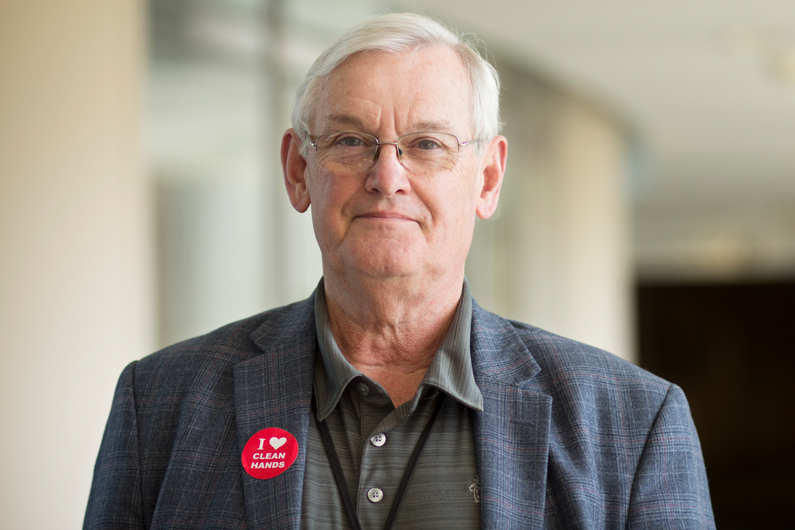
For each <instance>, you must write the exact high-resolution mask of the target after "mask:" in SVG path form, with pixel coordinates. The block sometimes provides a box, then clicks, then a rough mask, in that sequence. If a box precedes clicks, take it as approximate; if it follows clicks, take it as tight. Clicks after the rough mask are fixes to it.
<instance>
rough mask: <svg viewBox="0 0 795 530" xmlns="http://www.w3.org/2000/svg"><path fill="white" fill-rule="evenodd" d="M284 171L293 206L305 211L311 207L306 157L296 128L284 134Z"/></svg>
mask: <svg viewBox="0 0 795 530" xmlns="http://www.w3.org/2000/svg"><path fill="white" fill-rule="evenodd" d="M281 155H282V173H283V174H284V186H285V187H286V188H287V195H288V196H289V197H290V203H291V204H292V205H293V208H295V209H296V210H298V211H299V212H301V213H304V212H305V211H306V210H307V208H309V204H310V200H309V189H308V188H307V186H306V159H304V157H303V155H302V154H301V138H300V137H299V136H298V133H296V132H295V130H294V129H287V131H285V133H284V136H282V153H281Z"/></svg>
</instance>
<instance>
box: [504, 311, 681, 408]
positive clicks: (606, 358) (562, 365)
mask: <svg viewBox="0 0 795 530" xmlns="http://www.w3.org/2000/svg"><path fill="white" fill-rule="evenodd" d="M508 322H510V324H511V326H512V327H513V329H514V330H515V331H516V333H517V334H518V335H519V337H520V338H521V340H522V342H523V343H524V344H525V346H526V347H527V349H528V352H529V353H530V355H532V356H533V358H534V359H535V361H536V362H537V363H538V364H539V366H540V367H541V369H542V371H541V375H542V377H547V378H548V379H549V380H550V382H551V381H553V380H561V379H563V380H568V379H576V380H581V381H589V382H590V384H595V385H597V386H599V385H600V382H602V384H608V385H610V386H616V385H618V386H624V385H629V386H641V387H647V388H648V389H649V390H652V391H659V392H661V393H662V395H664V394H665V393H666V392H667V391H668V389H669V387H670V386H671V383H670V382H668V381H666V380H664V379H662V378H661V377H658V376H656V375H654V374H652V373H651V372H649V371H647V370H644V369H643V368H641V367H640V366H638V365H636V364H633V363H631V362H630V361H627V360H626V359H622V358H621V357H619V356H617V355H614V354H612V353H610V352H608V351H605V350H603V349H601V348H597V347H595V346H591V345H588V344H585V343H582V342H579V341H576V340H573V339H569V338H566V337H562V336H560V335H557V334H555V333H551V332H549V331H545V330H543V329H541V328H537V327H535V326H531V325H529V324H525V323H523V322H518V321H515V320H508ZM544 374H545V375H544Z"/></svg>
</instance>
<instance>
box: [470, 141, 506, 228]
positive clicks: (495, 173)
mask: <svg viewBox="0 0 795 530" xmlns="http://www.w3.org/2000/svg"><path fill="white" fill-rule="evenodd" d="M507 157H508V140H506V139H505V137H504V136H497V137H495V138H494V139H493V140H492V141H491V143H490V144H489V146H488V148H486V152H485V153H484V155H483V159H482V160H483V162H482V163H483V164H484V166H483V186H482V187H481V189H480V197H478V202H477V208H476V209H475V212H476V213H477V214H478V217H480V218H481V219H488V218H489V217H491V215H492V214H493V213H494V211H495V210H496V209H497V202H498V201H499V199H500V188H502V176H503V175H504V174H505V160H506V159H507Z"/></svg>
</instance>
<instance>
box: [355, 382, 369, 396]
mask: <svg viewBox="0 0 795 530" xmlns="http://www.w3.org/2000/svg"><path fill="white" fill-rule="evenodd" d="M356 390H358V391H359V393H360V394H361V395H363V396H366V395H367V394H369V393H370V387H369V386H367V385H366V384H364V383H357V384H356Z"/></svg>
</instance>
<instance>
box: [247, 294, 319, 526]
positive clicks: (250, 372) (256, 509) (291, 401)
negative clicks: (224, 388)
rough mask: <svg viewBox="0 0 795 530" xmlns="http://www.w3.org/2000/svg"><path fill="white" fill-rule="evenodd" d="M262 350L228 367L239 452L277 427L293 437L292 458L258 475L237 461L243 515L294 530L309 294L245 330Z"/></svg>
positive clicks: (307, 397)
mask: <svg viewBox="0 0 795 530" xmlns="http://www.w3.org/2000/svg"><path fill="white" fill-rule="evenodd" d="M251 339H252V340H253V341H254V342H255V343H256V344H257V346H258V347H259V348H260V349H261V350H262V355H260V356H257V357H255V358H254V359H251V360H249V361H246V362H243V363H240V364H238V365H237V366H236V367H235V372H234V384H235V414H236V420H237V434H238V443H239V451H240V453H241V454H242V452H243V447H244V446H245V444H246V442H248V440H249V439H250V438H251V437H252V436H254V435H255V434H256V433H257V432H258V431H260V430H262V429H266V428H268V427H278V428H280V429H284V430H285V431H287V432H289V433H291V434H292V435H293V436H295V438H296V440H297V442H298V449H299V451H298V457H297V458H296V460H295V462H294V463H293V465H292V466H291V467H290V468H289V469H287V470H286V471H285V472H284V473H282V474H281V475H278V476H276V477H274V478H272V479H267V480H261V479H256V478H254V477H252V476H250V475H249V474H248V473H247V472H246V471H245V470H244V469H242V464H241V470H240V471H241V475H242V477H243V492H244V495H245V502H246V518H247V520H248V526H249V528H252V529H263V530H264V529H271V528H284V529H288V528H289V529H295V530H297V529H298V527H299V525H300V520H301V495H302V493H303V479H304V469H305V463H306V445H307V437H308V432H309V420H310V412H311V398H312V373H313V366H314V358H315V344H316V340H317V339H316V337H315V319H314V296H312V297H310V298H309V299H308V300H305V301H303V302H299V303H298V304H293V305H291V306H288V307H286V308H284V309H282V310H279V311H278V312H276V313H274V315H273V317H272V318H270V319H268V320H267V321H265V323H263V324H262V326H260V327H259V328H258V329H257V330H256V331H254V332H253V333H252V334H251Z"/></svg>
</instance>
